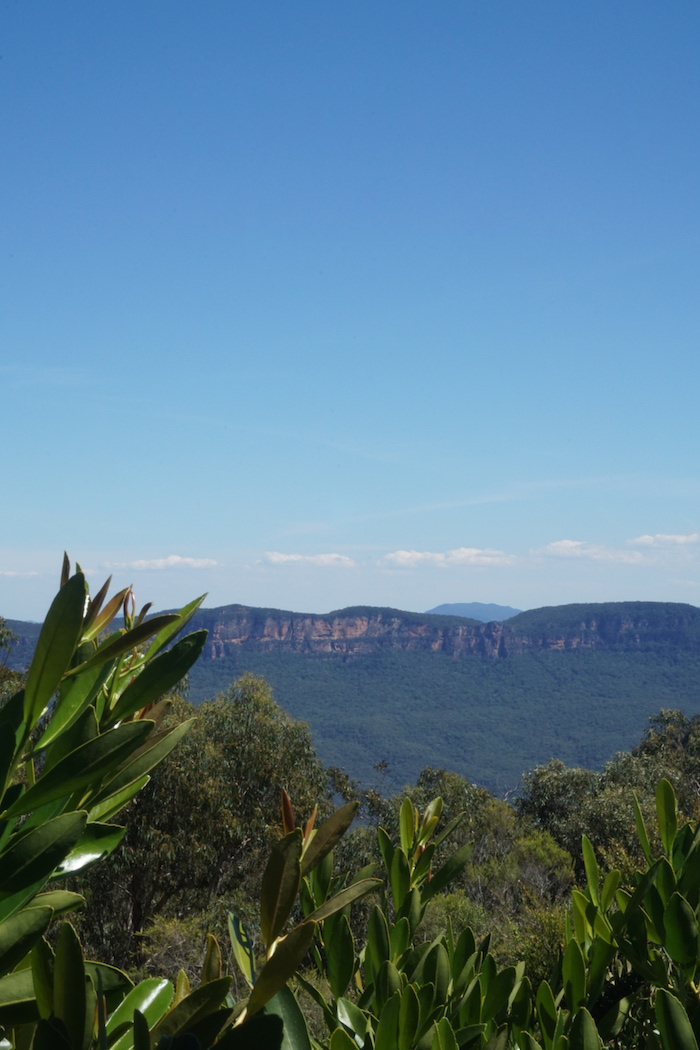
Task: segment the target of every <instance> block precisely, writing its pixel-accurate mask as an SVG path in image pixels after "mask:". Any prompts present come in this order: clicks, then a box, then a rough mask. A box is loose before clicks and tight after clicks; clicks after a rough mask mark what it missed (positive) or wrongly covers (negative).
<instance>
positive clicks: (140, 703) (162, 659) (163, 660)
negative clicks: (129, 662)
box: [109, 631, 207, 722]
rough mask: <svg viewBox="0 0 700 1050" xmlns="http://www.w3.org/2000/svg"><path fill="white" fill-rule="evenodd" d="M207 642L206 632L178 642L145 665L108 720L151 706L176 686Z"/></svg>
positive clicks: (116, 719)
mask: <svg viewBox="0 0 700 1050" xmlns="http://www.w3.org/2000/svg"><path fill="white" fill-rule="evenodd" d="M206 640H207V632H206V631H197V632H196V633H195V634H188V635H187V637H186V638H182V639H181V640H180V641H179V642H177V644H176V645H174V646H173V648H172V649H168V650H167V652H164V653H161V654H160V656H157V657H156V658H155V659H154V660H151V662H150V663H147V664H146V666H145V667H144V669H143V671H142V672H141V674H139V675H138V676H137V677H136V678H135V679H134V680H133V682H132V683H131V684H130V685H128V686H127V687H126V689H125V690H124V692H123V693H122V695H121V696H120V697H119V700H118V701H117V703H116V704H115V706H114V708H113V709H112V710H111V712H110V714H109V717H110V719H111V720H113V721H114V722H120V721H122V720H123V719H124V718H128V717H129V715H132V714H134V712H136V711H140V710H141V709H142V708H144V707H147V706H148V705H149V704H153V703H155V702H156V700H159V699H160V698H161V696H163V695H164V694H165V693H167V692H168V691H169V690H170V689H172V688H173V686H175V685H177V683H178V682H180V681H181V680H182V679H183V678H184V677H185V675H186V674H187V672H188V671H189V669H190V668H191V667H192V665H193V664H194V663H195V662H196V661H197V660H198V659H199V656H200V654H201V652H202V649H203V648H204V643H205V642H206Z"/></svg>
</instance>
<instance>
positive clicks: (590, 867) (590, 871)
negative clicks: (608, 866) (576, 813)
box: [581, 835, 600, 904]
mask: <svg viewBox="0 0 700 1050" xmlns="http://www.w3.org/2000/svg"><path fill="white" fill-rule="evenodd" d="M581 847H582V849H583V865H584V868H585V869H586V882H587V884H588V892H589V894H590V896H591V900H592V901H593V903H594V904H598V902H599V897H598V887H599V885H600V870H599V868H598V861H597V860H596V856H595V850H594V849H593V846H592V845H591V840H590V839H589V838H588V835H584V836H583V838H582V839H581Z"/></svg>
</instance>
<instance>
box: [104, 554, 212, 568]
mask: <svg viewBox="0 0 700 1050" xmlns="http://www.w3.org/2000/svg"><path fill="white" fill-rule="evenodd" d="M215 565H218V562H216V561H214V559H213V558H183V557H182V556H181V555H179V554H169V555H168V556H167V558H142V559H139V560H138V561H121V562H107V563H106V564H105V568H106V569H211V568H213V567H214V566H215Z"/></svg>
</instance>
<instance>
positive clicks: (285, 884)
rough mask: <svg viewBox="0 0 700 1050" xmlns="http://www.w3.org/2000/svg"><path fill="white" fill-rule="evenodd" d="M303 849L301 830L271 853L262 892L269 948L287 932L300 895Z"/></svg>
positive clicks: (262, 915) (264, 930) (262, 918)
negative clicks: (288, 921) (283, 932)
mask: <svg viewBox="0 0 700 1050" xmlns="http://www.w3.org/2000/svg"><path fill="white" fill-rule="evenodd" d="M301 849H302V835H301V830H300V829H299V828H297V829H296V830H295V831H292V832H291V833H290V834H289V835H285V836H284V838H283V839H280V840H279V842H276V843H275V844H274V846H273V847H272V850H271V851H270V856H269V859H268V862H267V865H266V867H265V871H264V873H263V877H262V886H261V890H260V927H261V930H262V935H263V938H264V940H265V943H266V944H267V945H268V946H269V945H271V944H272V943H273V941H275V940H276V939H277V938H278V937H279V935H280V934H281V932H282V930H283V929H284V926H285V924H286V922H287V920H288V918H289V916H290V915H291V912H292V908H293V907H294V902H295V901H296V898H297V894H298V893H299V886H300V883H301V864H300V858H301Z"/></svg>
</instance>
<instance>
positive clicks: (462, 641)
mask: <svg viewBox="0 0 700 1050" xmlns="http://www.w3.org/2000/svg"><path fill="white" fill-rule="evenodd" d="M197 626H198V627H207V628H208V630H209V638H208V641H207V648H206V650H205V658H206V656H208V657H209V658H210V659H220V658H225V657H227V656H229V655H233V654H234V653H235V652H237V651H238V652H241V651H248V652H265V653H271V652H279V653H284V652H298V653H306V654H309V655H314V654H315V655H318V656H326V657H333V656H342V657H348V656H355V655H367V654H370V653H377V652H383V651H388V650H402V651H405V652H417V651H424V652H441V653H446V654H448V655H449V656H452V657H453V658H455V659H461V658H464V657H469V656H476V657H480V658H482V659H486V660H499V659H507V658H508V657H512V656H517V655H519V654H522V653H526V652H533V651H548V650H560V651H569V650H574V649H594V648H605V649H615V650H624V651H630V650H637V651H639V650H647V649H650V648H655V647H658V646H659V645H666V644H668V645H674V646H675V645H682V646H684V647H685V646H689V647H691V648H692V647H694V646H698V645H700V610H699V609H697V608H695V607H694V606H691V605H681V604H676V603H668V602H619V603H604V604H590V605H567V606H557V607H552V608H543V609H535V610H531V611H530V612H526V613H520V614H519V615H518V616H515V617H513V618H512V619H510V620H508V621H507V622H506V623H497V622H493V623H480V622H478V621H476V620H467V619H463V618H461V617H456V616H434V615H430V614H427V613H426V614H423V615H419V614H416V613H408V612H402V611H400V610H398V609H382V608H373V607H360V608H350V609H341V610H339V611H336V612H331V613H327V614H325V615H317V614H306V613H293V612H285V611H282V610H279V609H256V608H248V607H246V606H242V605H230V606H224V607H222V608H219V609H209V610H202V611H201V612H200V613H199V614H198V616H197Z"/></svg>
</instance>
